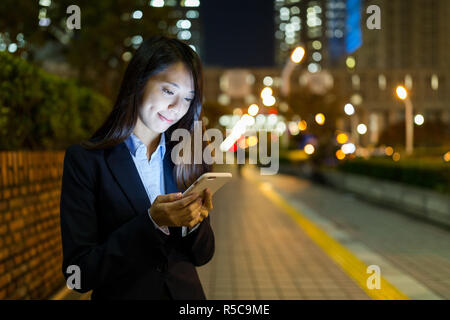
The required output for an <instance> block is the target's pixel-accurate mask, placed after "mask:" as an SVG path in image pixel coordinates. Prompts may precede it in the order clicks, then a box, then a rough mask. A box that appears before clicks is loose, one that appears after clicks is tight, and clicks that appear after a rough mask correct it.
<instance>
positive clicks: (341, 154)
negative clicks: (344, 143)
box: [336, 149, 345, 160]
mask: <svg viewBox="0 0 450 320" xmlns="http://www.w3.org/2000/svg"><path fill="white" fill-rule="evenodd" d="M336 158H337V159H338V160H344V158H345V153H344V152H343V151H342V150H341V149H339V150H338V151H336Z"/></svg>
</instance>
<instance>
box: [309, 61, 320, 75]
mask: <svg viewBox="0 0 450 320" xmlns="http://www.w3.org/2000/svg"><path fill="white" fill-rule="evenodd" d="M308 71H309V72H311V73H316V72H317V71H319V66H318V65H317V63H310V64H309V65H308Z"/></svg>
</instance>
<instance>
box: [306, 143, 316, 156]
mask: <svg viewBox="0 0 450 320" xmlns="http://www.w3.org/2000/svg"><path fill="white" fill-rule="evenodd" d="M303 150H305V153H306V154H310V155H311V154H313V153H314V150H315V149H314V146H313V145H312V144H309V143H308V144H307V145H306V146H305V148H304V149H303Z"/></svg>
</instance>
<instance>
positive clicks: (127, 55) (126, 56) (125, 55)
mask: <svg viewBox="0 0 450 320" xmlns="http://www.w3.org/2000/svg"><path fill="white" fill-rule="evenodd" d="M132 57H133V55H132V54H131V52H129V51H126V52H124V53H123V54H122V60H123V61H125V62H128V61H130V60H131V58H132Z"/></svg>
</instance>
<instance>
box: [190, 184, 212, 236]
mask: <svg viewBox="0 0 450 320" xmlns="http://www.w3.org/2000/svg"><path fill="white" fill-rule="evenodd" d="M212 209H213V204H212V194H211V191H210V190H209V189H208V188H206V189H205V191H204V192H203V203H202V206H201V208H200V210H199V212H198V217H197V218H196V219H195V222H193V225H192V227H191V226H188V231H190V230H191V229H192V228H193V227H195V226H196V225H197V223H200V222H202V221H203V219H206V218H207V217H208V215H209V212H210V211H211V210H212Z"/></svg>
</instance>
